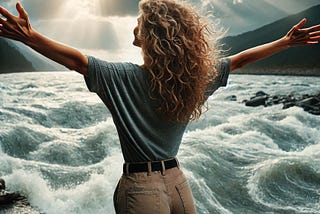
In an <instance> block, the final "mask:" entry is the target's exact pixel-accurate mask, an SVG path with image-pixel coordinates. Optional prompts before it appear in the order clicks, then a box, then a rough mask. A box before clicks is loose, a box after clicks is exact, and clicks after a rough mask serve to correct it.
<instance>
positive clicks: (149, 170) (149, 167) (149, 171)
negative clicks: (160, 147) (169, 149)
mask: <svg viewBox="0 0 320 214" xmlns="http://www.w3.org/2000/svg"><path fill="white" fill-rule="evenodd" d="M147 164H148V176H150V175H151V171H152V166H151V161H149V162H147Z"/></svg>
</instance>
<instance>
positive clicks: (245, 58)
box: [229, 19, 320, 70]
mask: <svg viewBox="0 0 320 214" xmlns="http://www.w3.org/2000/svg"><path fill="white" fill-rule="evenodd" d="M306 22H307V20H306V19H302V20H301V21H300V22H299V23H298V24H297V25H295V26H293V27H292V28H291V30H290V31H289V32H288V33H287V35H285V36H284V37H283V38H281V39H279V40H276V41H273V42H270V43H267V44H264V45H260V46H257V47H254V48H250V49H248V50H245V51H242V52H240V53H238V54H235V55H233V56H230V57H229V58H230V59H231V70H235V69H237V68H241V67H243V66H245V65H247V64H250V63H253V62H255V61H257V60H260V59H263V58H266V57H268V56H271V55H273V54H275V53H278V52H280V51H283V50H285V49H287V48H290V47H294V46H298V45H313V44H318V41H319V40H320V25H315V26H312V27H310V28H305V29H301V28H302V27H303V25H305V24H306Z"/></svg>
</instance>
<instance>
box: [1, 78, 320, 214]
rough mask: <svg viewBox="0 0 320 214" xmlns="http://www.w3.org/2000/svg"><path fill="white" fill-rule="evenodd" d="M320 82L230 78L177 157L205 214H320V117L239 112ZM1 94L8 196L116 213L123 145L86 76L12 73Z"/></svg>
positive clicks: (52, 207)
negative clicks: (253, 102) (250, 103)
mask: <svg viewBox="0 0 320 214" xmlns="http://www.w3.org/2000/svg"><path fill="white" fill-rule="evenodd" d="M318 79H319V78H314V77H274V76H246V75H243V76H237V75H232V76H231V77H230V82H229V85H228V87H227V88H223V89H219V91H217V92H216V93H215V94H214V95H213V96H212V97H210V99H209V101H208V104H209V110H208V111H207V112H206V113H205V114H204V115H203V117H202V118H201V119H200V120H199V121H198V122H195V123H192V124H190V125H189V127H188V130H187V132H186V133H185V135H184V137H183V143H182V145H181V148H180V152H179V155H178V158H179V160H180V162H181V164H182V167H183V169H184V171H185V173H186V175H187V177H188V179H189V181H190V185H191V188H192V190H193V194H194V198H195V201H196V207H197V211H198V213H203V214H204V213H208V214H209V213H210V214H211V213H320V212H319V210H320V207H319V199H320V191H319V189H320V152H319V151H320V143H319V139H320V130H319V129H320V128H319V127H320V117H319V116H315V115H311V114H308V113H307V112H304V111H303V110H302V109H300V108H297V107H293V108H290V109H286V110H282V106H281V105H276V106H272V107H267V108H264V107H258V108H250V107H245V106H244V104H243V103H241V101H242V100H244V99H248V98H249V97H250V96H253V95H254V94H255V93H256V92H257V91H259V90H264V91H265V92H267V93H269V94H289V93H295V94H306V93H309V94H313V93H319V90H320V89H319V88H318V85H317V83H318V82H319V80H318ZM0 89H1V90H0V121H1V127H0V177H3V178H4V179H5V180H6V181H7V185H8V188H9V189H10V190H11V191H19V192H20V193H21V194H23V195H26V196H27V198H28V200H29V201H30V203H31V205H32V206H33V207H35V208H37V209H38V210H40V211H41V212H45V213H83V214H89V213H114V211H113V202H112V196H113V191H114V189H115V186H116V184H117V181H118V179H119V177H120V176H121V173H122V172H121V168H122V162H123V158H122V156H121V152H120V145H119V143H118V136H117V133H116V129H115V127H114V125H113V121H112V118H111V116H110V114H109V113H108V110H107V109H106V107H105V106H104V105H103V103H102V102H101V101H100V100H99V98H98V97H97V96H96V95H95V94H93V93H89V92H88V91H87V89H86V87H85V83H84V80H83V79H82V77H81V75H79V74H75V73H72V72H59V73H21V74H5V75H1V76H0ZM231 95H236V96H237V101H229V97H230V96H231Z"/></svg>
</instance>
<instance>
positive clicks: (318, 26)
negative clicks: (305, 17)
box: [304, 24, 320, 32]
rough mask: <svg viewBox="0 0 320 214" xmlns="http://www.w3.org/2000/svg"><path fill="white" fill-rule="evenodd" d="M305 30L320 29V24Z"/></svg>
mask: <svg viewBox="0 0 320 214" xmlns="http://www.w3.org/2000/svg"><path fill="white" fill-rule="evenodd" d="M304 30H306V31H308V32H312V31H318V30H320V24H319V25H315V26H312V27H309V28H305V29H304Z"/></svg>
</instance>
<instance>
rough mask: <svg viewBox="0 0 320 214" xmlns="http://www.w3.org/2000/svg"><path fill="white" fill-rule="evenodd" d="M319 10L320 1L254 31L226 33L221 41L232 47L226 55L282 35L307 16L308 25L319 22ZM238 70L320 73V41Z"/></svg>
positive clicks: (247, 71)
mask: <svg viewBox="0 0 320 214" xmlns="http://www.w3.org/2000/svg"><path fill="white" fill-rule="evenodd" d="M319 11H320V5H317V6H314V7H311V8H309V9H307V10H305V11H302V12H300V13H298V14H295V15H291V16H288V17H286V18H283V19H280V20H278V21H276V22H273V23H271V24H268V25H265V26H263V27H261V28H258V29H256V30H254V31H250V32H247V33H244V34H240V35H237V36H230V37H225V38H223V39H222V40H221V42H222V44H224V49H226V50H228V51H227V53H226V55H232V54H235V53H239V52H241V51H243V50H245V49H248V48H251V47H254V46H257V45H261V44H264V43H267V42H271V41H274V40H276V39H279V38H281V37H283V36H284V35H286V33H287V32H288V31H289V30H290V28H291V27H292V26H293V25H295V24H297V23H298V22H299V21H300V20H301V19H303V18H307V20H308V22H307V25H306V27H308V26H312V25H316V24H319V22H320V20H319V14H320V13H319ZM236 73H249V74H293V75H317V76H320V45H313V46H303V47H294V48H290V49H288V50H285V51H283V52H281V53H278V54H275V55H274V56H271V57H269V58H266V59H263V60H260V61H258V62H255V63H253V64H251V65H248V66H246V67H244V68H242V69H239V70H238V71H237V72H236Z"/></svg>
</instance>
